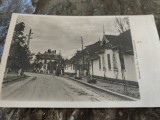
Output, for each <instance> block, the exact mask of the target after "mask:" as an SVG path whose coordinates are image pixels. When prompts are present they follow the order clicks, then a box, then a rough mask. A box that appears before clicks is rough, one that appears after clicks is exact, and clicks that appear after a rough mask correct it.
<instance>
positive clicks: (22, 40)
mask: <svg viewBox="0 0 160 120" xmlns="http://www.w3.org/2000/svg"><path fill="white" fill-rule="evenodd" d="M24 30H25V24H24V23H23V22H21V23H17V24H16V26H15V29H14V33H13V39H12V44H11V48H10V52H9V58H8V63H7V65H8V67H9V68H11V69H12V70H16V69H20V68H22V69H23V70H25V69H27V68H28V66H30V60H31V59H32V54H31V52H30V50H29V48H28V46H27V39H26V36H25V35H24Z"/></svg>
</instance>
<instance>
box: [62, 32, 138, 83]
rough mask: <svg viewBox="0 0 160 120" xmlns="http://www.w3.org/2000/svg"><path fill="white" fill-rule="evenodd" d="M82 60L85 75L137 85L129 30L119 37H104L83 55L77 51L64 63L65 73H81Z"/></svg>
mask: <svg viewBox="0 0 160 120" xmlns="http://www.w3.org/2000/svg"><path fill="white" fill-rule="evenodd" d="M83 58H84V66H85V67H84V70H85V72H86V74H85V75H90V76H93V77H97V78H103V79H106V80H112V81H119V82H123V81H124V80H125V81H129V83H133V84H137V77H136V76H137V75H136V66H135V61H134V51H133V45H132V39H131V33H130V30H127V31H125V32H124V33H121V34H120V35H104V36H103V38H102V40H101V41H97V42H96V43H94V44H91V45H88V46H86V48H85V49H84V50H83V54H82V51H79V52H77V53H76V55H75V56H73V57H72V58H71V59H70V60H68V62H66V64H65V73H70V74H75V75H76V74H77V72H78V71H79V72H80V71H82V66H83ZM80 66H81V67H80ZM83 75H84V74H82V76H83Z"/></svg>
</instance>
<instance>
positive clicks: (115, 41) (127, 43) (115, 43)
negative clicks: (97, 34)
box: [105, 30, 133, 54]
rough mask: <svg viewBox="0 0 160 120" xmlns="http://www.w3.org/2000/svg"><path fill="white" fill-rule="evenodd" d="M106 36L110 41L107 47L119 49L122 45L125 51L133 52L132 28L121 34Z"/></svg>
mask: <svg viewBox="0 0 160 120" xmlns="http://www.w3.org/2000/svg"><path fill="white" fill-rule="evenodd" d="M105 38H106V39H107V40H108V41H109V42H108V43H107V44H108V46H107V48H111V49H119V47H122V48H123V50H124V52H125V53H126V52H127V51H131V53H132V54H133V45H132V38H131V33H130V30H127V31H125V32H123V33H121V34H120V35H105Z"/></svg>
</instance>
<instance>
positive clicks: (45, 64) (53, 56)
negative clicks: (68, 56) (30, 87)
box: [34, 50, 64, 75]
mask: <svg viewBox="0 0 160 120" xmlns="http://www.w3.org/2000/svg"><path fill="white" fill-rule="evenodd" d="M34 71H35V72H39V73H45V74H50V73H52V74H55V75H61V74H63V73H64V60H63V58H62V56H61V55H60V54H57V53H56V50H54V51H51V50H48V51H45V52H44V53H40V52H39V53H38V54H36V59H35V60H34Z"/></svg>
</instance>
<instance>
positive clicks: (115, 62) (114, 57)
mask: <svg viewBox="0 0 160 120" xmlns="http://www.w3.org/2000/svg"><path fill="white" fill-rule="evenodd" d="M113 68H114V70H117V69H118V67H117V60H116V56H115V54H114V53H113Z"/></svg>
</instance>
